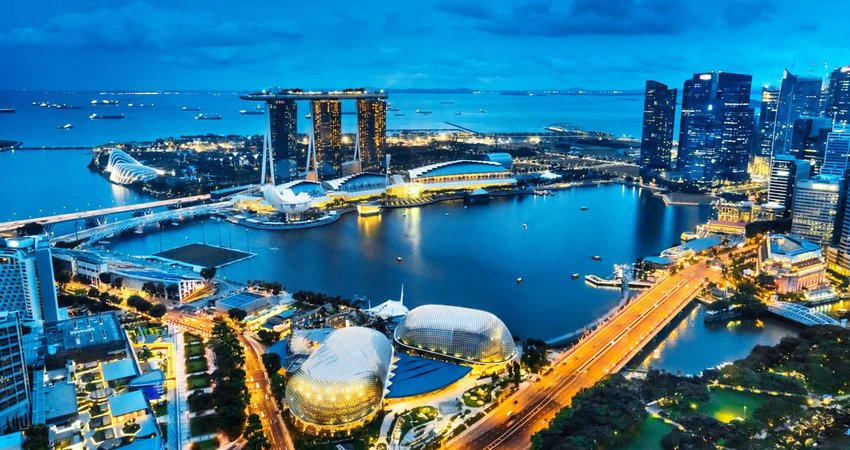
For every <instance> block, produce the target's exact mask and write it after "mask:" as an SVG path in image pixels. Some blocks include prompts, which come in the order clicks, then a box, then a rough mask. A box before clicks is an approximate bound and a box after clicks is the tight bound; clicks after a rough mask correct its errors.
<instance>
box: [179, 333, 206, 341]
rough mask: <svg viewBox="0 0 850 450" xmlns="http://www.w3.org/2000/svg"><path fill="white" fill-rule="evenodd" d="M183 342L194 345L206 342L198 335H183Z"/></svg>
mask: <svg viewBox="0 0 850 450" xmlns="http://www.w3.org/2000/svg"><path fill="white" fill-rule="evenodd" d="M183 340H184V341H186V344H192V343H195V342H200V343H203V342H204V341H203V339H201V337H200V336H198V335H197V334H192V333H183Z"/></svg>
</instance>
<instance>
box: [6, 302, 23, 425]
mask: <svg viewBox="0 0 850 450" xmlns="http://www.w3.org/2000/svg"><path fill="white" fill-rule="evenodd" d="M21 333H22V330H21V323H20V320H19V318H18V313H16V312H14V311H0V374H2V378H0V434H5V433H8V432H10V431H13V430H17V429H20V428H23V427H25V426H26V425H28V424H29V416H30V396H29V388H28V384H29V376H28V375H27V367H26V364H25V363H24V350H23V343H22V341H21Z"/></svg>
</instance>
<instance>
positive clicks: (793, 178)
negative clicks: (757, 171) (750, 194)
mask: <svg viewBox="0 0 850 450" xmlns="http://www.w3.org/2000/svg"><path fill="white" fill-rule="evenodd" d="M809 171H810V166H809V162H808V161H802V160H799V159H795V158H794V157H793V156H789V155H775V156H774V157H773V160H772V161H771V164H770V182H769V183H768V190H767V201H768V202H770V203H774V204H777V205H779V206H782V207H783V208H785V209H786V210H790V209H791V205H792V204H793V203H792V200H793V197H794V185H795V184H796V183H797V181H799V180H805V179H807V178H809Z"/></svg>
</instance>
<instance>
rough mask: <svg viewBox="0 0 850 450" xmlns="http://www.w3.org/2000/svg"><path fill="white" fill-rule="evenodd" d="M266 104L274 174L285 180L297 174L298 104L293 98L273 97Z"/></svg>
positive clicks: (298, 156) (298, 158)
mask: <svg viewBox="0 0 850 450" xmlns="http://www.w3.org/2000/svg"><path fill="white" fill-rule="evenodd" d="M268 105H269V126H270V127H271V130H270V131H271V148H272V155H273V156H274V161H275V164H276V166H275V175H277V176H278V177H279V178H280V180H282V181H286V180H287V179H291V178H295V177H296V176H297V175H298V169H297V168H298V162H299V161H300V160H301V157H300V156H301V155H299V152H298V146H297V142H296V135H297V131H298V104H297V103H296V102H295V100H283V99H274V100H270V101H269V102H268Z"/></svg>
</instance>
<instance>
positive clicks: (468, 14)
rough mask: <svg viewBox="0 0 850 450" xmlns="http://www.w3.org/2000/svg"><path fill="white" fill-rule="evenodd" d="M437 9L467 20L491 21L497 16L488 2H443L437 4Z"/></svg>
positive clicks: (459, 0) (446, 0) (443, 0)
mask: <svg viewBox="0 0 850 450" xmlns="http://www.w3.org/2000/svg"><path fill="white" fill-rule="evenodd" d="M437 9H438V10H440V11H442V12H445V13H448V14H452V15H455V16H459V17H463V18H466V19H489V18H491V17H493V15H494V14H495V11H494V10H493V8H492V7H491V6H487V3H486V2H484V3H479V2H472V1H468V0H455V1H452V0H442V1H440V3H438V4H437Z"/></svg>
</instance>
